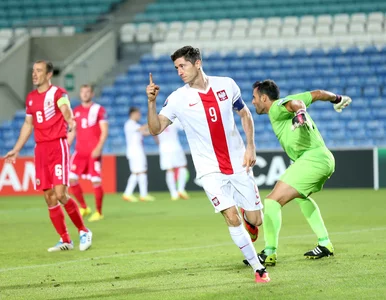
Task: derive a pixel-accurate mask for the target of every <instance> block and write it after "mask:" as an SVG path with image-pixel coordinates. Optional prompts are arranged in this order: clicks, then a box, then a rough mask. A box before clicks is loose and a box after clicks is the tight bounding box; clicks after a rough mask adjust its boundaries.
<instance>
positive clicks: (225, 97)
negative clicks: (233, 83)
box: [217, 90, 228, 101]
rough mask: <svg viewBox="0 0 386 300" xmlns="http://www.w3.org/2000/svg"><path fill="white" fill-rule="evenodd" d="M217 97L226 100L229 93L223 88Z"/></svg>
mask: <svg viewBox="0 0 386 300" xmlns="http://www.w3.org/2000/svg"><path fill="white" fill-rule="evenodd" d="M217 97H218V99H219V100H220V101H225V100H228V95H227V93H226V92H225V90H222V91H218V92H217Z"/></svg>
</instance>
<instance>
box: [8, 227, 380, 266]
mask: <svg viewBox="0 0 386 300" xmlns="http://www.w3.org/2000/svg"><path fill="white" fill-rule="evenodd" d="M384 230H386V227H375V228H370V229H359V230H351V231H338V232H332V233H330V235H342V234H350V233H362V232H370V231H384ZM314 236H315V234H304V235H290V236H284V237H281V238H280V239H297V238H306V237H314ZM230 245H233V243H231V242H229V243H222V244H213V245H206V246H197V247H187V248H171V249H163V250H153V251H144V252H129V253H121V254H113V255H104V256H97V257H90V258H82V259H75V260H67V261H62V262H57V263H53V264H42V265H31V266H20V267H12V268H2V269H0V273H4V272H9V271H17V270H27V269H35V268H44V267H53V266H59V265H66V264H72V263H78V262H85V261H91V260H100V259H105V258H115V257H125V256H135V255H147V254H159V253H169V252H178V251H192V250H201V249H207V248H216V247H221V246H230Z"/></svg>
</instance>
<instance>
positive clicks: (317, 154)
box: [280, 147, 335, 197]
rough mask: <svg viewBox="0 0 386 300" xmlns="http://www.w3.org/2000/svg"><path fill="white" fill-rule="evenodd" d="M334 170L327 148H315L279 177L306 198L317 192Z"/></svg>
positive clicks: (333, 162) (333, 163) (332, 158)
mask: <svg viewBox="0 0 386 300" xmlns="http://www.w3.org/2000/svg"><path fill="white" fill-rule="evenodd" d="M334 170H335V159H334V156H333V155H332V153H331V152H330V150H328V149H327V148H325V147H323V148H316V149H312V150H308V151H306V152H304V153H303V155H302V156H300V157H299V158H298V159H297V160H296V161H295V162H294V163H293V164H292V165H291V166H289V168H288V169H287V170H286V171H285V173H284V174H283V175H282V176H281V177H280V180H281V181H283V182H285V183H286V184H288V185H290V186H292V187H293V188H294V189H296V190H297V191H298V192H299V193H300V194H301V195H303V196H304V197H307V196H309V195H311V194H312V193H316V192H319V191H320V190H321V189H322V188H323V185H324V183H325V182H326V180H327V179H328V178H330V177H331V175H332V173H334Z"/></svg>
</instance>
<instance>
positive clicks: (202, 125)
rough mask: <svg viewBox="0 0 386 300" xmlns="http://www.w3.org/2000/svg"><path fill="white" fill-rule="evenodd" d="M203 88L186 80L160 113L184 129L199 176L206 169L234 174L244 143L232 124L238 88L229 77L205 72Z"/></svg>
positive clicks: (237, 105)
mask: <svg viewBox="0 0 386 300" xmlns="http://www.w3.org/2000/svg"><path fill="white" fill-rule="evenodd" d="M207 79H208V87H207V89H206V90H205V91H202V90H197V89H195V88H192V87H190V86H189V85H188V84H186V85H185V86H183V87H181V88H179V89H177V90H176V91H175V92H173V93H172V94H171V95H170V96H169V97H168V99H167V100H166V101H165V104H164V107H163V108H162V110H161V112H160V114H162V115H164V116H165V117H167V118H168V119H169V120H170V121H172V122H173V121H174V120H175V119H176V118H177V119H178V120H179V121H180V123H181V125H182V127H183V128H184V130H185V133H186V137H187V140H188V142H189V146H190V150H191V153H192V158H193V162H194V165H195V167H196V171H197V177H198V178H200V177H202V176H204V175H207V174H210V173H223V174H234V173H239V172H242V171H244V170H245V168H244V167H243V166H242V164H243V159H244V154H245V146H244V142H243V140H242V138H241V136H240V133H239V131H238V130H237V126H236V124H235V120H234V116H233V110H234V109H238V110H240V109H242V108H243V107H244V103H243V101H242V99H241V94H240V88H239V87H238V86H237V84H236V83H235V82H234V80H233V79H232V78H229V77H214V76H208V77H207Z"/></svg>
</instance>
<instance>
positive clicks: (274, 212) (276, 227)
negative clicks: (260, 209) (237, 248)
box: [263, 199, 281, 255]
mask: <svg viewBox="0 0 386 300" xmlns="http://www.w3.org/2000/svg"><path fill="white" fill-rule="evenodd" d="M264 207H265V209H264V225H263V226H264V239H265V249H264V252H265V254H266V255H271V254H273V253H276V249H277V245H278V243H279V232H280V228H281V205H280V204H279V202H277V201H275V200H272V199H265V201H264Z"/></svg>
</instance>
